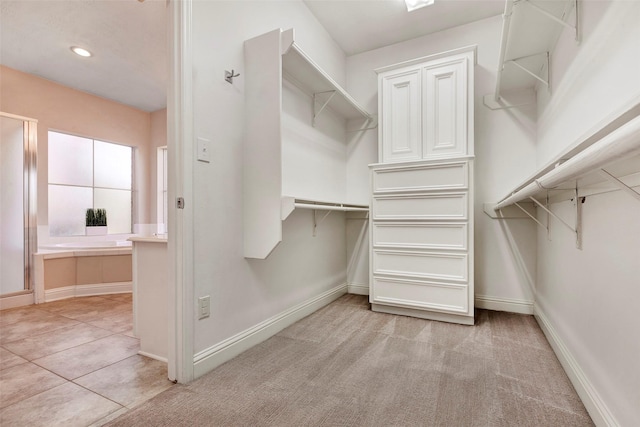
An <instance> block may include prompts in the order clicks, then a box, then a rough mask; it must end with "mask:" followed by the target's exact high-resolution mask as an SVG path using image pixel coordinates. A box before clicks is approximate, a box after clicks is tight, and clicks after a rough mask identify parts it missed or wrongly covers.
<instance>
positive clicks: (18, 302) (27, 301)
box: [0, 292, 33, 310]
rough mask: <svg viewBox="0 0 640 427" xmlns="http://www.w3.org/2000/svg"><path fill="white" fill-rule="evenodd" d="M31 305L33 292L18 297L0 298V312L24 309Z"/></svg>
mask: <svg viewBox="0 0 640 427" xmlns="http://www.w3.org/2000/svg"><path fill="white" fill-rule="evenodd" d="M31 304H33V292H29V293H25V294H20V295H8V296H4V297H0V310H7V309H9V308H16V307H24V306H26V305H31Z"/></svg>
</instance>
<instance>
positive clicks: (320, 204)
mask: <svg viewBox="0 0 640 427" xmlns="http://www.w3.org/2000/svg"><path fill="white" fill-rule="evenodd" d="M295 209H311V210H314V211H339V212H369V206H367V205H360V204H353V203H343V202H327V201H324V200H322V201H321V200H309V199H298V198H295V197H290V196H283V197H282V220H283V221H284V220H285V219H287V217H288V216H289V215H291V212H293V211H294V210H295Z"/></svg>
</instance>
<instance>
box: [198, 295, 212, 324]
mask: <svg viewBox="0 0 640 427" xmlns="http://www.w3.org/2000/svg"><path fill="white" fill-rule="evenodd" d="M210 314H211V297H210V296H209V295H205V296H203V297H200V298H198V319H204V318H206V317H209V315H210Z"/></svg>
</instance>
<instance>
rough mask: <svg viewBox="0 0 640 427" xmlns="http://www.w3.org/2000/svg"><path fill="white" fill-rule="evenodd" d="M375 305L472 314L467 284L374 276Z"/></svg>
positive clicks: (373, 297) (373, 292) (373, 294)
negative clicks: (469, 312) (470, 312)
mask: <svg viewBox="0 0 640 427" xmlns="http://www.w3.org/2000/svg"><path fill="white" fill-rule="evenodd" d="M371 295H372V302H374V303H380V304H390V305H395V306H398V305H400V306H406V307H409V308H418V309H429V310H438V311H445V312H452V313H456V314H467V313H468V311H469V289H468V287H467V285H459V284H443V283H434V282H426V281H418V280H400V279H398V280H396V279H387V278H383V277H374V278H373V286H372V289H371Z"/></svg>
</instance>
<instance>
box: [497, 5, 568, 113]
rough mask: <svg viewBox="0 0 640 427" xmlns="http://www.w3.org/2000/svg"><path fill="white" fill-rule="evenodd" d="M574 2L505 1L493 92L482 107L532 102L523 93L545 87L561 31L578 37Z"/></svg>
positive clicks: (503, 106)
mask: <svg viewBox="0 0 640 427" xmlns="http://www.w3.org/2000/svg"><path fill="white" fill-rule="evenodd" d="M578 1H579V0H555V1H539V0H517V1H514V0H507V1H506V4H505V11H504V14H503V27H502V42H501V47H500V59H499V63H498V75H497V80H496V91H495V93H494V94H491V95H487V96H485V105H487V106H488V107H489V108H493V109H498V108H508V107H513V106H517V105H521V104H525V103H531V102H535V97H532V96H525V95H523V93H526V94H527V95H530V94H532V93H533V89H534V88H535V87H536V86H537V85H542V86H547V87H548V85H549V78H548V72H549V61H550V57H551V54H552V52H553V50H554V49H555V46H556V44H557V42H558V39H559V37H560V35H561V34H562V32H563V31H565V30H567V31H574V32H575V34H576V40H578V38H579V37H578V36H579V31H578V30H577V29H576V28H577V26H576V21H575V16H576V12H575V11H574V9H575V8H576V6H577V4H578ZM568 28H571V29H568ZM534 75H535V76H537V77H534ZM549 89H550V88H549Z"/></svg>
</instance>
